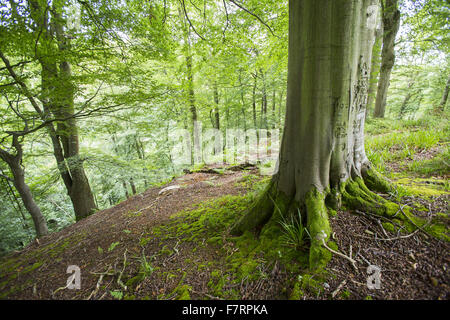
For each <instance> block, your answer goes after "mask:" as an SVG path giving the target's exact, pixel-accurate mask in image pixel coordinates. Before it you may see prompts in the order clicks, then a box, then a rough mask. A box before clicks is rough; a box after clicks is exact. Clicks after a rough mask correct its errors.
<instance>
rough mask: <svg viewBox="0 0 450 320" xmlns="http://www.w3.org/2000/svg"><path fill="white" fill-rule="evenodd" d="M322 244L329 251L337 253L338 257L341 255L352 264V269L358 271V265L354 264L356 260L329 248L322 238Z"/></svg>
mask: <svg viewBox="0 0 450 320" xmlns="http://www.w3.org/2000/svg"><path fill="white" fill-rule="evenodd" d="M322 244H323V246H324V247H325V248H326V249H327V250H328V251H330V252H331V253H334V254H337V255H338V256H340V257H342V258H344V259H347V260H348V261H350V263H351V264H352V267H353V269H355V271H358V267H357V266H356V260H354V259H352V258H351V257H348V256H346V255H345V254H343V253H340V252H338V251H335V250H333V249H331V248H330V247H329V246H327V244H326V242H325V239H322Z"/></svg>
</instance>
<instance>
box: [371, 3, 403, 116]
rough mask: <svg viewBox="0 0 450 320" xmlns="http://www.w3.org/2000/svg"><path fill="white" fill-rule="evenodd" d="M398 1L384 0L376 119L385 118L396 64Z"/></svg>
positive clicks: (398, 23)
mask: <svg viewBox="0 0 450 320" xmlns="http://www.w3.org/2000/svg"><path fill="white" fill-rule="evenodd" d="M397 2H398V0H382V1H381V3H382V4H383V3H384V4H383V49H382V51H381V70H380V79H379V80H378V90H377V98H376V101H375V111H374V114H373V116H374V117H375V118H384V113H385V110H386V100H387V92H388V88H389V80H390V77H391V72H392V67H393V66H394V62H395V52H394V43H395V37H396V35H397V32H398V29H399V27H400V11H399V10H398V3H397Z"/></svg>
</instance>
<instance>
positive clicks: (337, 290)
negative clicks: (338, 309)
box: [331, 280, 347, 298]
mask: <svg viewBox="0 0 450 320" xmlns="http://www.w3.org/2000/svg"><path fill="white" fill-rule="evenodd" d="M346 283H347V280H344V281H342V282H341V283H340V284H339V285H338V287H337V288H336V290H334V291H333V292H332V293H331V297H332V298H334V297H336V295H337V294H338V293H339V291H340V290H341V289H342V287H343V286H345V284H346Z"/></svg>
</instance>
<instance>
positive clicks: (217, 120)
mask: <svg viewBox="0 0 450 320" xmlns="http://www.w3.org/2000/svg"><path fill="white" fill-rule="evenodd" d="M213 86H214V104H215V106H214V110H213V112H214V128H215V129H217V130H220V115H219V88H218V87H217V81H214V84H213Z"/></svg>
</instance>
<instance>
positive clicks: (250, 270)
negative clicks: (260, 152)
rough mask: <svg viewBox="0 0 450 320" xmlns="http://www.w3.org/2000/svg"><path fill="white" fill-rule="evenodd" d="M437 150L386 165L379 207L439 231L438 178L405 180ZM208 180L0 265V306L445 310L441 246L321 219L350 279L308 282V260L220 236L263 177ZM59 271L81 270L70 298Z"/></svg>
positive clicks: (348, 218) (142, 199)
mask: <svg viewBox="0 0 450 320" xmlns="http://www.w3.org/2000/svg"><path fill="white" fill-rule="evenodd" d="M389 148H391V147H389ZM395 148H397V147H395V146H394V149H395ZM445 148H448V145H446V144H442V142H439V141H438V142H436V143H435V144H433V146H430V147H429V148H425V149H420V148H418V149H416V150H415V152H413V153H412V154H410V155H409V158H402V159H393V160H392V161H385V162H384V165H385V168H386V172H387V173H388V176H389V177H390V178H391V179H392V180H394V181H396V182H397V183H398V184H399V185H401V186H402V187H401V188H400V189H399V190H401V191H399V193H401V194H390V195H387V194H381V196H383V197H384V198H386V199H390V200H393V201H397V202H399V201H400V202H401V203H402V204H407V205H409V206H411V207H412V208H413V212H414V214H416V215H419V216H421V217H424V218H427V219H428V218H430V219H431V218H433V219H439V221H443V222H444V223H446V225H447V231H448V225H449V224H448V221H449V217H448V212H449V210H448V201H449V198H450V192H449V189H448V178H449V171H448V166H447V167H446V168H445V170H428V171H426V172H425V173H423V172H422V171H420V170H418V169H417V168H416V169H417V170H416V169H414V170H415V171H414V172H412V171H408V170H411V166H410V165H409V162H410V161H411V160H412V159H416V157H421V159H422V160H424V159H425V160H430V161H433V159H435V158H436V157H439V156H440V155H442V153H443V152H445V150H444V149H445ZM443 150H444V151H443ZM392 152H394V151H391V153H392ZM371 160H372V159H371ZM373 161H374V162H376V161H375V160H373ZM217 168H218V167H216V169H214V168H213V167H209V168H202V170H198V171H197V172H190V173H187V174H185V175H183V176H180V177H177V178H175V179H174V180H172V181H171V182H170V183H168V184H165V185H163V186H158V187H153V188H150V189H148V190H146V191H145V192H143V193H142V194H138V195H135V196H133V197H131V198H129V199H127V200H125V201H123V202H121V203H120V204H118V205H116V206H114V207H112V208H109V209H106V210H103V211H99V212H97V213H95V214H94V215H92V216H90V217H88V218H86V219H84V220H82V221H80V222H78V223H76V224H73V225H71V226H69V227H67V228H65V229H63V230H61V231H60V232H57V233H53V234H50V235H49V236H46V237H44V238H41V239H40V240H39V241H36V242H34V243H32V244H30V245H29V246H27V247H26V248H24V249H23V250H21V251H18V252H14V253H11V254H9V255H8V256H6V257H3V258H1V260H0V298H2V299H92V300H97V299H105V300H107V299H289V298H293V297H294V296H295V298H297V299H449V292H450V290H449V289H450V287H449V286H450V278H449V270H448V268H449V263H450V256H449V248H450V245H449V243H448V242H445V241H443V240H438V239H435V238H432V237H430V236H428V235H427V234H425V233H424V232H422V231H420V230H419V231H418V232H415V233H414V234H409V235H408V234H405V233H403V232H402V233H400V232H399V231H397V230H390V229H387V228H384V227H383V226H384V224H382V223H380V222H383V221H379V220H378V219H376V218H373V217H371V216H370V215H365V214H361V213H357V212H353V211H348V210H341V211H339V212H338V213H337V214H336V215H332V216H330V221H331V226H332V229H333V232H334V233H333V240H334V241H335V242H336V243H337V245H338V248H339V251H341V252H342V253H344V254H346V255H350V254H351V255H352V257H353V258H354V259H355V260H356V261H357V268H358V269H357V270H355V269H353V268H352V266H351V264H350V263H349V262H348V261H347V260H345V259H343V258H341V257H340V256H337V255H334V256H333V258H332V260H331V261H330V263H329V264H328V267H327V271H326V273H325V274H320V275H315V274H311V273H310V272H309V271H308V269H307V263H306V259H307V252H305V251H302V250H294V249H293V248H290V247H288V246H287V245H284V244H283V242H282V241H281V240H279V239H282V237H281V236H280V237H278V238H279V239H278V240H276V241H274V242H268V241H266V240H261V239H257V238H256V237H255V235H253V234H251V233H245V234H244V235H243V236H241V237H231V236H230V235H229V234H228V230H229V227H230V226H231V224H232V223H233V221H235V220H236V218H238V217H239V216H240V215H242V214H243V213H244V212H245V209H246V208H248V206H249V204H250V203H251V202H252V201H253V200H254V199H255V196H256V194H257V193H258V192H260V191H261V190H262V188H263V187H264V185H265V184H266V183H267V181H268V179H269V177H268V176H262V175H260V171H259V169H258V168H255V167H250V168H243V169H241V170H224V169H217ZM408 168H409V169H408ZM207 169H208V170H207ZM210 169H211V170H210ZM405 172H406V173H405ZM168 186H176V187H173V188H172V189H171V188H168V189H166V187H168ZM280 235H281V233H280ZM399 235H400V236H406V235H407V236H408V237H403V238H399ZM260 240H261V241H260ZM306 251H307V250H306ZM69 265H76V266H78V267H79V268H80V270H81V289H77V290H70V289H68V288H65V287H66V281H67V278H68V277H69V276H70V274H68V273H67V272H66V271H67V268H68V266H69ZM368 265H376V266H378V267H380V268H381V287H380V289H369V288H368V287H367V277H368V274H367V266H368Z"/></svg>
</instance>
